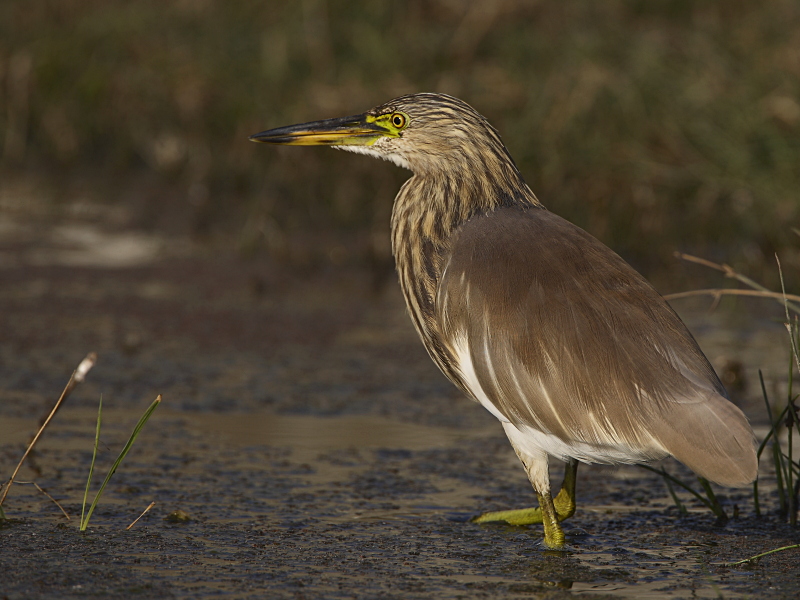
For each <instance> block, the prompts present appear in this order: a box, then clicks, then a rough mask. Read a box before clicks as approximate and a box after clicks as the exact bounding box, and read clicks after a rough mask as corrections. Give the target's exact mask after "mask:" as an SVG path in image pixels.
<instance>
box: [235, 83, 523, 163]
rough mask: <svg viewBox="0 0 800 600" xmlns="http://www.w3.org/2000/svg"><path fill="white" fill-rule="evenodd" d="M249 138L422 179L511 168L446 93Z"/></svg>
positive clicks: (491, 133) (488, 133)
mask: <svg viewBox="0 0 800 600" xmlns="http://www.w3.org/2000/svg"><path fill="white" fill-rule="evenodd" d="M250 139H251V140H253V141H254V142H266V143H269V144H285V145H295V146H320V145H324V146H333V147H334V148H339V149H342V150H349V151H350V152H358V153H361V154H369V155H372V156H376V157H378V158H383V159H385V160H389V161H392V162H394V163H395V164H397V165H399V166H401V167H404V168H406V169H410V170H411V171H413V172H414V173H416V174H420V175H423V174H437V173H447V172H449V171H458V172H461V173H464V172H465V171H474V170H476V169H477V170H478V171H479V172H481V173H485V172H487V171H489V170H490V169H487V168H486V167H487V166H490V165H492V163H497V162H498V161H499V162H500V163H507V164H510V165H513V161H512V160H511V157H510V156H509V155H508V152H507V151H506V149H505V147H504V146H503V143H502V142H501V140H500V136H499V135H498V133H497V131H496V130H495V129H494V128H493V127H492V126H491V125H490V124H489V122H488V121H487V120H486V119H485V118H483V117H482V116H481V115H480V114H479V113H478V112H477V111H476V110H475V109H473V108H472V107H471V106H469V105H468V104H467V103H466V102H462V101H461V100H459V99H457V98H453V97H452V96H447V95H444V94H412V95H408V96H401V97H400V98H395V99H394V100H391V101H389V102H387V103H385V104H382V105H380V106H376V107H375V108H373V109H371V110H368V111H367V112H365V113H363V114H360V115H354V116H351V117H342V118H338V119H328V120H325V121H315V122H313V123H302V124H300V125H290V126H288V127H280V128H278V129H271V130H269V131H264V132H262V133H257V134H255V135H253V136H250ZM482 165H483V168H481V166H482ZM494 166H497V165H496V164H495V165H494Z"/></svg>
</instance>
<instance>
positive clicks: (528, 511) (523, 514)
mask: <svg viewBox="0 0 800 600" xmlns="http://www.w3.org/2000/svg"><path fill="white" fill-rule="evenodd" d="M553 505H554V506H555V509H556V518H557V519H558V521H559V522H561V521H563V520H564V519H568V518H570V517H571V516H572V515H574V514H575V492H574V491H573V492H572V493H571V494H570V492H569V490H568V489H567V488H561V491H559V492H558V495H557V496H556V497H555V498H553ZM470 520H471V521H472V522H473V523H496V522H500V521H504V522H506V523H508V524H509V525H536V524H539V523H542V522H543V520H542V509H541V508H540V507H538V506H537V507H535V508H518V509H515V510H497V511H492V512H486V513H483V514H482V515H478V516H477V517H473V518H472V519H470Z"/></svg>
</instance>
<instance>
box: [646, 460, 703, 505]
mask: <svg viewBox="0 0 800 600" xmlns="http://www.w3.org/2000/svg"><path fill="white" fill-rule="evenodd" d="M639 466H640V467H641V468H643V469H647V470H648V471H652V472H653V473H658V474H659V475H661V476H662V477H664V478H665V479H669V480H670V481H671V482H672V483H674V484H676V485H679V486H681V487H682V488H683V489H685V490H686V491H687V492H689V493H690V494H691V495H692V496H694V497H695V498H697V499H698V500H700V502H702V503H703V504H705V505H706V506H707V507H708V509H709V510H710V511H711V512H714V507H713V506H711V503H710V502H709V501H708V500H706V499H705V498H703V497H702V496H701V495H700V494H699V493H698V492H696V491H694V490H693V489H692V488H691V487H690V486H688V485H687V484H685V483H683V482H682V481H681V480H680V479H678V478H677V477H674V476H672V475H670V474H669V473H667V472H666V471H664V470H661V471H659V470H658V469H654V468H653V467H651V466H650V465H639ZM715 514H716V513H715Z"/></svg>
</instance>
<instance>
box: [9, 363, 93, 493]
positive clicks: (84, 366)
mask: <svg viewBox="0 0 800 600" xmlns="http://www.w3.org/2000/svg"><path fill="white" fill-rule="evenodd" d="M96 362H97V353H95V352H90V353H89V354H87V355H86V358H84V359H83V360H82V361H81V362H80V364H79V365H78V368H77V369H75V371H74V372H73V373H72V375H71V376H70V378H69V381H68V382H67V385H66V386H65V387H64V391H63V392H61V396H60V397H59V398H58V401H57V402H56V404H55V406H54V407H53V410H51V411H50V414H49V415H48V416H47V418H46V419H45V420H44V423H42V424H41V426H40V427H39V431H37V432H36V435H35V436H33V439H32V440H31V442H30V444H28V448H27V450H25V454H23V455H22V458H21V459H20V460H19V463H18V464H17V468H16V469H14V473H12V475H11V478H10V479H9V480H8V482H7V483H6V486H5V488H4V489H3V495H2V496H0V506H2V505H3V502H4V501H5V499H6V496H8V491H9V490H10V489H11V484H13V483H14V478H15V477H16V476H17V473H19V470H20V469H21V468H22V463H24V462H25V459H26V458H27V457H28V454H30V452H31V450H32V449H33V447H34V445H36V442H38V441H39V437H40V436H41V435H42V432H43V431H44V429H45V427H47V425H48V424H49V423H50V421H51V420H52V419H53V417H54V416H55V414H56V412H57V411H58V409H59V408H60V407H61V403H62V402H64V400H66V398H67V396H69V395H70V393H71V392H72V390H74V389H75V386H77V385H78V384H79V383H80V382H81V381H83V380H84V378H85V377H86V374H87V373H88V372H89V371H90V370H91V369H92V367H93V366H94V364H95V363H96Z"/></svg>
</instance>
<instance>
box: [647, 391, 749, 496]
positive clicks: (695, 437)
mask: <svg viewBox="0 0 800 600" xmlns="http://www.w3.org/2000/svg"><path fill="white" fill-rule="evenodd" d="M669 408H670V410H669V411H668V414H665V415H664V417H663V418H661V419H658V421H657V423H656V425H655V427H654V428H653V429H654V431H653V434H654V435H655V437H656V438H657V439H658V440H659V442H660V443H661V444H662V445H663V446H664V448H665V449H666V450H667V452H669V453H670V454H671V455H672V456H674V457H675V458H676V459H678V460H679V461H680V462H682V463H683V464H685V465H686V466H687V467H689V468H690V469H692V471H694V472H695V473H697V474H698V475H700V476H701V477H705V478H706V479H708V480H709V481H713V482H715V483H719V484H721V485H726V486H731V487H740V486H745V485H747V484H748V483H751V482H752V481H753V480H754V479H755V478H756V475H757V474H758V459H757V458H756V440H755V436H754V435H753V430H752V428H751V427H750V424H749V423H748V422H747V417H745V416H744V413H742V411H741V410H739V409H738V408H737V407H736V406H734V405H733V404H732V403H731V402H730V401H729V400H728V399H727V398H724V397H723V396H720V395H718V394H715V393H713V392H712V393H710V394H709V397H708V398H706V399H705V401H703V402H694V403H685V404H684V403H674V404H671V405H670V407H669Z"/></svg>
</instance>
